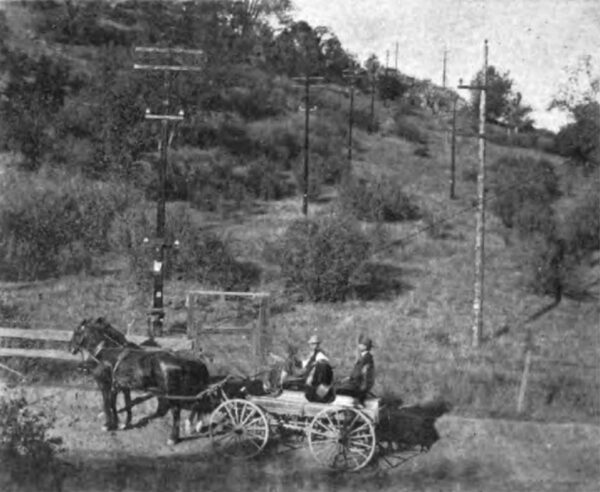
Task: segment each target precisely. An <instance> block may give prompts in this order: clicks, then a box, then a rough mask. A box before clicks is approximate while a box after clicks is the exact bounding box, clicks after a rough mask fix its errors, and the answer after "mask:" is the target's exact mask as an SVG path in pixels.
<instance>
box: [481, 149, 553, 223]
mask: <svg viewBox="0 0 600 492" xmlns="http://www.w3.org/2000/svg"><path fill="white" fill-rule="evenodd" d="M490 186H491V190H492V192H493V198H494V199H493V201H492V204H491V209H492V211H493V212H494V213H495V214H496V215H498V217H500V219H501V220H502V222H503V223H504V225H506V226H507V227H513V225H514V223H515V216H516V214H517V213H518V212H519V211H520V210H521V209H522V208H523V206H524V204H525V203H526V202H535V203H538V204H550V203H552V202H553V201H554V200H556V199H557V198H558V197H559V196H560V191H559V183H558V177H557V175H556V173H555V172H554V168H553V167H552V164H551V163H550V162H549V161H547V160H544V159H533V158H530V157H523V156H518V157H512V156H503V157H501V158H500V159H498V160H497V161H496V162H495V163H494V165H493V166H492V168H491V179H490Z"/></svg>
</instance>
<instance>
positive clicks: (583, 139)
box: [556, 102, 600, 168]
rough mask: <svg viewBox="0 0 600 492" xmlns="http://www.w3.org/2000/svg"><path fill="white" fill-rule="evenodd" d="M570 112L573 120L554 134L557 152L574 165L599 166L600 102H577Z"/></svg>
mask: <svg viewBox="0 0 600 492" xmlns="http://www.w3.org/2000/svg"><path fill="white" fill-rule="evenodd" d="M571 114H572V115H573V117H574V118H575V121H574V122H573V123H570V124H568V125H566V126H564V127H562V128H561V129H560V131H559V132H558V135H557V136H556V145H557V147H558V151H559V153H560V154H561V155H563V156H565V157H567V158H568V159H569V161H570V162H571V163H572V164H574V165H579V166H583V167H584V168H596V167H599V166H600V145H599V143H598V139H599V137H598V135H600V104H598V103H597V102H588V103H583V104H578V105H577V106H575V107H574V108H572V110H571Z"/></svg>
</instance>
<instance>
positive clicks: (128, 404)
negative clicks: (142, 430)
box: [119, 389, 132, 430]
mask: <svg viewBox="0 0 600 492" xmlns="http://www.w3.org/2000/svg"><path fill="white" fill-rule="evenodd" d="M122 392H123V398H124V399H125V414H126V418H125V423H124V424H121V426H120V427H119V428H120V429H121V430H123V429H128V428H129V427H131V419H132V416H131V391H130V390H129V389H123V390H122Z"/></svg>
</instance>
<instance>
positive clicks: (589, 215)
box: [565, 192, 600, 258]
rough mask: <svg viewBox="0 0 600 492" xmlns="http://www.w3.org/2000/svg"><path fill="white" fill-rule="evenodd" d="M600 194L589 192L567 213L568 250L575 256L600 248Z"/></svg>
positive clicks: (581, 255)
mask: <svg viewBox="0 0 600 492" xmlns="http://www.w3.org/2000/svg"><path fill="white" fill-rule="evenodd" d="M599 212H600V196H599V195H598V193H595V192H589V193H587V194H585V195H584V197H583V199H582V200H581V201H580V202H579V203H578V204H577V205H576V206H575V207H574V208H573V209H572V210H571V211H570V212H569V213H568V214H567V217H566V218H565V239H566V241H567V250H568V251H569V253H570V254H572V255H573V256H575V257H578V258H581V257H583V256H585V255H586V254H588V253H590V252H592V251H594V250H598V249H600V213H599Z"/></svg>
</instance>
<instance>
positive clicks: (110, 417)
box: [102, 387, 116, 431]
mask: <svg viewBox="0 0 600 492" xmlns="http://www.w3.org/2000/svg"><path fill="white" fill-rule="evenodd" d="M111 395H112V390H111V389H110V388H106V387H103V388H102V403H103V405H104V419H105V421H104V425H103V426H102V429H103V430H106V431H109V430H115V427H116V426H115V424H114V422H115V420H114V414H113V412H112V405H111Z"/></svg>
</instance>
